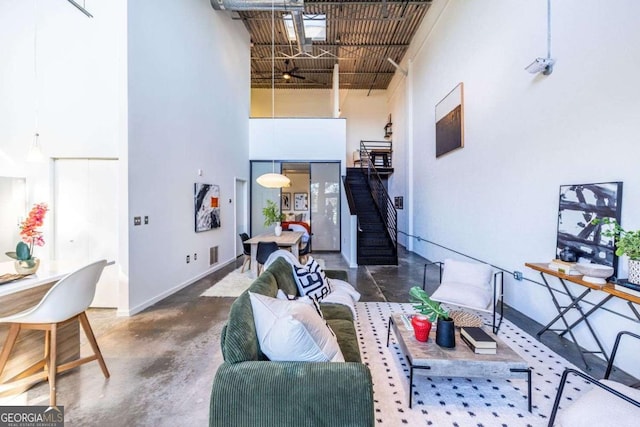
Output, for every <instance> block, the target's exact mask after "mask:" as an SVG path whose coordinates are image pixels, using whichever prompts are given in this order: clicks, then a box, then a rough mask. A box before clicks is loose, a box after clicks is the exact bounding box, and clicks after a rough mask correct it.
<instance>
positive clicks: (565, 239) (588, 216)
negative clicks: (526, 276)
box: [556, 182, 622, 269]
mask: <svg viewBox="0 0 640 427" xmlns="http://www.w3.org/2000/svg"><path fill="white" fill-rule="evenodd" d="M621 203H622V182H604V183H597V184H575V185H561V186H560V203H559V209H558V238H557V244H556V258H558V257H559V254H560V251H562V250H563V249H564V248H569V249H571V250H573V251H574V252H575V253H576V255H577V257H578V259H579V258H583V260H582V261H591V262H593V263H596V264H603V265H608V266H611V267H613V268H614V269H615V268H616V264H617V263H616V260H617V257H616V255H615V252H614V241H613V238H612V237H605V236H603V235H602V231H604V230H605V229H606V227H612V226H611V225H607V224H597V225H594V224H591V221H592V220H594V219H596V218H611V219H615V220H616V221H618V222H620V204H621Z"/></svg>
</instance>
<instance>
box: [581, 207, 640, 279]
mask: <svg viewBox="0 0 640 427" xmlns="http://www.w3.org/2000/svg"><path fill="white" fill-rule="evenodd" d="M591 223H592V224H594V225H598V224H610V225H612V226H613V229H608V230H604V231H602V232H601V234H602V235H603V236H605V237H613V238H614V241H615V244H616V255H618V256H622V255H626V256H628V257H629V278H628V280H629V283H633V284H636V285H640V230H636V231H625V230H624V229H623V228H622V227H621V226H620V224H618V222H617V221H616V220H615V219H611V218H597V219H594V220H593V221H591Z"/></svg>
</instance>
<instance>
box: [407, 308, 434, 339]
mask: <svg viewBox="0 0 640 427" xmlns="http://www.w3.org/2000/svg"><path fill="white" fill-rule="evenodd" d="M411 326H413V332H414V333H415V334H416V339H417V340H418V341H421V342H427V340H428V339H429V332H431V321H429V318H428V317H427V316H425V315H422V314H416V315H414V316H413V317H412V318H411Z"/></svg>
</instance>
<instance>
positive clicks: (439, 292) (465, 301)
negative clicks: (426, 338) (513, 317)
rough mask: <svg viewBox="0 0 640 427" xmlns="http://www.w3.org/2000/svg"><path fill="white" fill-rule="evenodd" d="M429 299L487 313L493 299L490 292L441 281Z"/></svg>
mask: <svg viewBox="0 0 640 427" xmlns="http://www.w3.org/2000/svg"><path fill="white" fill-rule="evenodd" d="M431 299H432V300H434V301H439V302H444V303H451V304H455V305H459V306H461V307H469V308H474V309H478V310H483V311H489V310H490V308H491V301H492V299H493V298H492V295H491V292H490V290H487V289H483V288H480V287H478V286H474V285H468V284H465V283H456V282H446V283H445V282H444V281H443V282H442V284H441V285H440V287H438V289H436V291H435V292H434V293H433V294H432V295H431Z"/></svg>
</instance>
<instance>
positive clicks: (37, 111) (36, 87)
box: [33, 0, 40, 143]
mask: <svg viewBox="0 0 640 427" xmlns="http://www.w3.org/2000/svg"><path fill="white" fill-rule="evenodd" d="M33 16H34V21H33V87H34V91H35V92H34V101H35V102H34V104H35V105H34V107H35V138H36V143H37V138H38V136H39V135H38V128H39V126H40V123H39V120H40V96H39V93H40V88H39V85H38V0H33Z"/></svg>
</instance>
